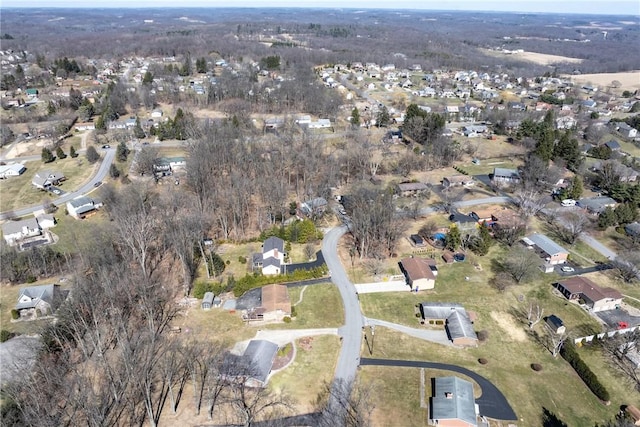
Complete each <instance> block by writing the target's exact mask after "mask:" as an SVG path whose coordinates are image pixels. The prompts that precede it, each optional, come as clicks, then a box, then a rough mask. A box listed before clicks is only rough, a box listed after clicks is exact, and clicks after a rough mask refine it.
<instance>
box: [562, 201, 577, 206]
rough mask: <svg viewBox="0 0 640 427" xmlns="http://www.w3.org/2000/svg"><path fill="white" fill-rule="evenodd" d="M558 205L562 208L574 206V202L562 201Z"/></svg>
mask: <svg viewBox="0 0 640 427" xmlns="http://www.w3.org/2000/svg"><path fill="white" fill-rule="evenodd" d="M560 204H561V205H562V206H575V205H576V201H575V200H573V199H564V200H563V201H562V202H560Z"/></svg>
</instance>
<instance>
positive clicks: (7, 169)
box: [0, 163, 27, 179]
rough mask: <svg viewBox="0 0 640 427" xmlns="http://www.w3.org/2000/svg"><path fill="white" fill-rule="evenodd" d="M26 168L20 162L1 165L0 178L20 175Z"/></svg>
mask: <svg viewBox="0 0 640 427" xmlns="http://www.w3.org/2000/svg"><path fill="white" fill-rule="evenodd" d="M26 170H27V168H26V167H24V165H23V164H22V163H14V164H12V165H2V166H0V179H5V178H9V177H12V176H20V175H22V174H23V173H24V171H26Z"/></svg>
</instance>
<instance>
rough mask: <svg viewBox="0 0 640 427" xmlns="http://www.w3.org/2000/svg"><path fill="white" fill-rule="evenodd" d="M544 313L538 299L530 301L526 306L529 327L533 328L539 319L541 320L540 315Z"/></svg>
mask: <svg viewBox="0 0 640 427" xmlns="http://www.w3.org/2000/svg"><path fill="white" fill-rule="evenodd" d="M543 314H544V308H542V306H541V305H540V303H539V302H538V301H530V302H529V307H528V308H527V320H528V322H529V329H533V327H534V326H536V325H537V324H538V323H539V322H540V320H542V315H543Z"/></svg>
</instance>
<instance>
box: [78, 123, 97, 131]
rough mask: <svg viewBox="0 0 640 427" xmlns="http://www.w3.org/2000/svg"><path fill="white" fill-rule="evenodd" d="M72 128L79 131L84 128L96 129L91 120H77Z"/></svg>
mask: <svg viewBox="0 0 640 427" xmlns="http://www.w3.org/2000/svg"><path fill="white" fill-rule="evenodd" d="M74 128H75V130H77V131H78V132H81V131H85V130H95V129H96V125H95V123H93V122H79V123H76V124H75V126H74Z"/></svg>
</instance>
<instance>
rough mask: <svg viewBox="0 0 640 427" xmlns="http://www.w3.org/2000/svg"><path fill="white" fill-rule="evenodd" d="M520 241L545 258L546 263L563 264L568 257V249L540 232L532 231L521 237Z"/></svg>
mask: <svg viewBox="0 0 640 427" xmlns="http://www.w3.org/2000/svg"><path fill="white" fill-rule="evenodd" d="M522 242H523V243H524V244H525V245H526V246H527V247H529V248H531V249H534V250H535V251H536V253H537V254H538V255H539V256H540V257H541V258H542V259H544V260H545V263H546V264H550V265H556V264H564V263H566V262H567V258H568V257H569V251H568V250H566V249H565V248H563V247H562V246H560V245H559V244H557V243H556V242H554V241H553V240H551V239H550V238H549V237H547V236H546V235H544V234H542V233H534V234H531V235H529V236H527V237H523V238H522Z"/></svg>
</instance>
